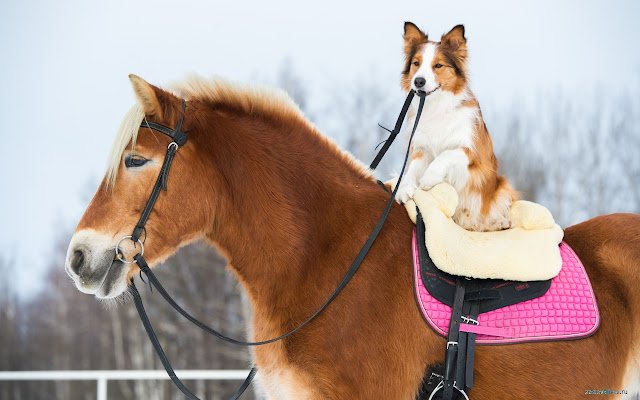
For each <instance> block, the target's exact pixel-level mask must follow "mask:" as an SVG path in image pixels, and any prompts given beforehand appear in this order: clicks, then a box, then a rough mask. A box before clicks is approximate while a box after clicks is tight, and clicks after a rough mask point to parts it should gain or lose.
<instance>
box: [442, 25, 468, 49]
mask: <svg viewBox="0 0 640 400" xmlns="http://www.w3.org/2000/svg"><path fill="white" fill-rule="evenodd" d="M441 41H442V43H443V44H445V45H447V46H448V47H450V48H451V50H453V51H456V50H458V49H459V48H461V47H463V46H464V45H466V44H467V38H466V37H464V25H456V26H454V27H453V29H451V30H450V31H449V32H447V33H446V34H444V35H442V39H441Z"/></svg>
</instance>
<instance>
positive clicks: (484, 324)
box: [412, 230, 600, 344]
mask: <svg viewBox="0 0 640 400" xmlns="http://www.w3.org/2000/svg"><path fill="white" fill-rule="evenodd" d="M412 250H413V281H414V290H415V295H416V300H417V303H418V307H419V308H420V311H421V312H422V315H423V317H424V319H425V320H426V321H427V323H428V324H429V325H430V326H431V327H432V328H433V329H434V330H435V331H436V332H438V333H439V334H441V335H443V336H446V335H447V331H448V329H449V320H450V317H451V307H449V306H447V305H445V304H443V303H441V302H440V301H438V300H436V299H435V298H434V297H433V296H431V295H430V294H429V292H428V291H427V289H426V288H425V286H424V284H423V283H422V278H421V275H420V258H419V256H418V241H417V237H416V231H415V230H414V233H413V243H412ZM560 254H561V257H562V268H561V270H560V273H559V274H558V276H556V277H555V278H553V279H552V281H551V287H550V288H549V290H548V291H547V292H546V294H544V295H543V296H541V297H538V298H535V299H532V300H528V301H524V302H521V303H517V304H513V305H510V306H507V307H503V308H499V309H497V310H493V311H489V312H486V313H482V314H480V315H479V317H478V323H479V325H478V327H477V332H486V334H480V333H478V335H477V336H476V343H478V344H508V343H522V342H533V341H543V340H563V339H578V338H582V337H586V336H590V335H592V334H593V333H594V332H595V331H596V330H597V329H598V326H599V324H600V315H599V313H598V306H597V303H596V298H595V295H594V293H593V288H592V287H591V282H590V281H589V277H588V276H587V272H586V271H585V269H584V266H583V265H582V262H580V259H579V258H578V256H577V255H576V254H575V253H574V251H573V249H571V247H569V245H568V244H566V243H565V242H562V243H561V244H560Z"/></svg>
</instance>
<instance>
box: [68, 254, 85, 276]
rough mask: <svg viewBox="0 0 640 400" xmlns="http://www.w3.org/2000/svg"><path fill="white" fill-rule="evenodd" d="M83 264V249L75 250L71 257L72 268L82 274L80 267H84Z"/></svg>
mask: <svg viewBox="0 0 640 400" xmlns="http://www.w3.org/2000/svg"><path fill="white" fill-rule="evenodd" d="M83 264H84V252H83V251H82V250H75V251H74V252H73V256H72V257H71V265H70V266H71V270H72V271H73V272H75V274H76V275H80V268H82V265H83Z"/></svg>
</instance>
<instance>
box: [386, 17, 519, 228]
mask: <svg viewBox="0 0 640 400" xmlns="http://www.w3.org/2000/svg"><path fill="white" fill-rule="evenodd" d="M403 38H404V54H405V62H404V69H403V71H402V78H401V87H402V89H403V90H404V91H405V92H408V91H409V90H415V91H416V92H422V93H420V94H423V95H426V96H427V97H426V99H425V103H424V109H423V112H422V116H421V118H420V121H419V122H418V127H417V129H416V132H415V136H414V139H413V143H412V145H411V149H410V157H411V159H410V162H409V165H408V167H407V171H406V175H405V177H404V178H403V179H402V182H401V183H400V187H399V188H398V192H397V193H396V200H397V201H398V202H399V203H405V202H407V201H408V200H409V199H411V198H412V197H413V195H414V193H415V191H416V189H418V188H420V189H424V190H428V189H431V188H432V187H433V186H435V185H437V184H438V183H441V182H447V183H449V184H451V185H452V186H453V187H454V188H455V189H456V191H457V192H458V197H459V202H458V207H457V209H456V211H455V213H454V215H453V220H454V221H455V222H456V223H457V224H458V225H460V226H462V227H463V228H465V229H467V230H472V231H497V230H502V229H507V228H509V227H510V226H511V223H510V221H509V209H510V207H511V204H512V202H514V201H515V200H517V197H518V194H517V192H516V191H515V190H514V189H513V188H512V186H511V185H510V184H509V182H508V181H507V179H505V178H504V177H502V176H500V175H498V161H497V159H496V156H495V154H494V152H493V143H492V141H491V137H490V136H489V131H488V130H487V126H486V125H485V123H484V120H483V119H482V113H481V112H480V105H479V104H478V100H477V99H476V98H475V96H474V95H473V93H472V92H471V90H470V89H469V79H468V73H467V39H466V38H465V29H464V26H463V25H457V26H455V27H454V28H453V29H451V30H450V31H449V32H448V33H446V34H445V35H443V36H442V38H441V39H440V41H439V42H434V41H430V40H429V39H428V38H427V34H425V33H424V32H423V31H422V30H420V29H419V28H418V27H417V26H416V25H415V24H413V23H411V22H405V24H404V36H403ZM412 118H413V119H414V120H415V112H414V115H413V117H412ZM409 122H410V123H409V124H408V126H411V127H412V126H413V122H412V121H411V118H410V120H409Z"/></svg>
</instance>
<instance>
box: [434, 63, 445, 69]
mask: <svg viewBox="0 0 640 400" xmlns="http://www.w3.org/2000/svg"><path fill="white" fill-rule="evenodd" d="M433 67H434V68H442V67H443V65H442V64H440V63H438V64H436V65H434V66H433Z"/></svg>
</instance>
